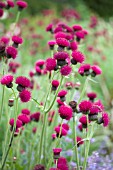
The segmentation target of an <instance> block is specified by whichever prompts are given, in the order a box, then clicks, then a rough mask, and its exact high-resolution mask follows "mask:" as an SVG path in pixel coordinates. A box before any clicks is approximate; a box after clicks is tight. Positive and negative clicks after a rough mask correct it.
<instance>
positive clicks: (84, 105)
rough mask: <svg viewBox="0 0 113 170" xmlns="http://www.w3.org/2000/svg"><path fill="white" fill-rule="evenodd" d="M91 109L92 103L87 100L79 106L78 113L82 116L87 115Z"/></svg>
mask: <svg viewBox="0 0 113 170" xmlns="http://www.w3.org/2000/svg"><path fill="white" fill-rule="evenodd" d="M91 107H92V103H91V102H90V101H87V100H84V101H82V102H81V103H80V104H79V109H80V112H82V113H84V114H88V112H89V110H90V108H91Z"/></svg>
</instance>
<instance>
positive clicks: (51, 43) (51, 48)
mask: <svg viewBox="0 0 113 170" xmlns="http://www.w3.org/2000/svg"><path fill="white" fill-rule="evenodd" d="M48 45H49V48H50V50H54V46H55V45H56V41H55V40H51V41H48Z"/></svg>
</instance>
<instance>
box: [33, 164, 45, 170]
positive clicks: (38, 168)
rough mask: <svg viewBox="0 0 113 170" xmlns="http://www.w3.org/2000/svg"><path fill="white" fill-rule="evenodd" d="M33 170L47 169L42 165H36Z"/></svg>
mask: <svg viewBox="0 0 113 170" xmlns="http://www.w3.org/2000/svg"><path fill="white" fill-rule="evenodd" d="M33 170H45V167H44V165H42V164H38V165H35V167H34V169H33Z"/></svg>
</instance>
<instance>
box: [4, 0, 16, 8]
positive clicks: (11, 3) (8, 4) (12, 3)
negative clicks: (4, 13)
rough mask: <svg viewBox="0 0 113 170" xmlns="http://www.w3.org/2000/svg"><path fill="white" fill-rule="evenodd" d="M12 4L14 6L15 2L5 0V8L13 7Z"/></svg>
mask: <svg viewBox="0 0 113 170" xmlns="http://www.w3.org/2000/svg"><path fill="white" fill-rule="evenodd" d="M14 6H15V4H14V2H13V1H12V0H7V6H6V9H9V8H13V7H14Z"/></svg>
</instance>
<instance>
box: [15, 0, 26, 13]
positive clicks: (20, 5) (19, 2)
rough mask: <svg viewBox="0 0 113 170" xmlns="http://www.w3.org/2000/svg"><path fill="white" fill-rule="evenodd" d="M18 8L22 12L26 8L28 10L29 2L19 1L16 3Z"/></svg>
mask: <svg viewBox="0 0 113 170" xmlns="http://www.w3.org/2000/svg"><path fill="white" fill-rule="evenodd" d="M16 4H17V6H18V10H19V11H22V10H23V9H24V8H27V6H28V4H27V2H25V1H23V0H18V1H17V2H16Z"/></svg>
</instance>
